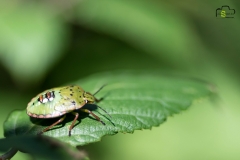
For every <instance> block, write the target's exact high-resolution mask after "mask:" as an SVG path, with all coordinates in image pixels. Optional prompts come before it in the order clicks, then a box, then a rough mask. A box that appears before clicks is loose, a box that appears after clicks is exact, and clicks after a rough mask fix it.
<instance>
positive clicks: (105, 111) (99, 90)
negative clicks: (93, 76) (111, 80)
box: [93, 84, 112, 118]
mask: <svg viewBox="0 0 240 160" xmlns="http://www.w3.org/2000/svg"><path fill="white" fill-rule="evenodd" d="M106 85H107V84H104V85H102V87H100V88H99V89H98V90H97V91H96V92H95V93H94V94H93V96H95V95H96V94H97V93H98V92H99V91H101V90H102V89H103V87H105V86H106ZM95 100H97V99H95ZM101 100H103V98H100V99H99V100H97V101H98V102H100V101H101ZM97 107H98V108H100V109H101V110H103V111H104V112H105V113H107V115H109V117H111V118H112V116H111V115H110V114H109V113H108V112H107V111H106V110H105V109H103V108H102V107H100V106H97Z"/></svg>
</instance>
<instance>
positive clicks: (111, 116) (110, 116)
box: [97, 106, 112, 118]
mask: <svg viewBox="0 0 240 160" xmlns="http://www.w3.org/2000/svg"><path fill="white" fill-rule="evenodd" d="M97 107H98V108H100V109H101V110H103V111H104V112H105V113H107V115H109V117H111V118H112V116H111V115H110V114H109V113H108V112H107V111H106V110H105V109H103V108H102V107H100V106H97Z"/></svg>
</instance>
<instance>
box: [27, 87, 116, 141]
mask: <svg viewBox="0 0 240 160" xmlns="http://www.w3.org/2000/svg"><path fill="white" fill-rule="evenodd" d="M103 87H104V86H102V87H101V88H100V89H99V90H98V91H97V92H96V93H94V94H91V93H89V92H85V91H84V90H83V89H82V88H81V87H79V86H74V85H72V86H65V87H58V88H53V89H48V90H46V91H44V92H42V93H40V94H38V95H37V96H36V97H34V98H33V99H32V100H31V101H30V102H29V103H28V106H27V114H28V115H29V116H30V117H34V118H43V119H47V118H56V117H61V118H60V119H59V120H58V121H56V122H55V123H53V124H52V125H50V126H48V127H47V128H45V129H44V130H42V131H41V132H40V133H39V134H42V133H44V132H46V131H47V130H49V129H51V128H52V127H53V126H55V125H57V124H59V123H61V122H62V121H63V120H64V119H65V118H66V114H67V113H72V114H73V115H75V118H74V120H73V122H72V124H71V126H70V127H69V136H71V130H72V128H73V126H74V124H75V122H76V120H77V119H78V116H79V114H78V112H74V111H75V110H80V111H82V112H86V113H89V114H91V115H92V116H93V117H95V118H96V119H97V120H98V121H99V122H101V123H102V124H103V125H105V123H104V122H103V121H102V120H101V119H100V118H99V117H98V116H97V115H95V114H94V113H93V112H92V111H90V110H88V109H83V108H82V107H83V106H84V105H85V104H93V103H94V102H100V101H101V100H102V99H103V98H101V99H97V98H96V97H95V96H94V95H95V94H97V93H98V92H99V91H100V90H101V89H102V88H103ZM97 107H99V106H97ZM99 108H100V109H102V108H101V107H99ZM102 110H103V111H104V112H106V111H105V110H104V109H102ZM106 113H107V112H106ZM107 114H108V113H107ZM108 115H109V114H108ZM109 116H110V115H109ZM110 117H111V116H110Z"/></svg>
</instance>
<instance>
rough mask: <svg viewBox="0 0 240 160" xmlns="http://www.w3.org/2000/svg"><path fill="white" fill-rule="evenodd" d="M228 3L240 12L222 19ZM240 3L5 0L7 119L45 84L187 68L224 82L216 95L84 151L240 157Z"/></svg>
mask: <svg viewBox="0 0 240 160" xmlns="http://www.w3.org/2000/svg"><path fill="white" fill-rule="evenodd" d="M223 5H229V6H230V8H231V9H235V11H236V14H235V15H234V18H216V9H217V8H221V7H222V6H223ZM239 11H240V1H238V0H235V1H234V0H232V1H230V0H218V1H211V2H210V1H206V0H204V1H201V0H195V1H190V0H183V1H177V0H170V1H164V0H162V1H160V0H158V1H156V0H131V1H129V0H102V1H98V0H81V1H77V0H69V1H64V0H48V1H47V0H43V1H28V0H12V1H0V97H1V98H0V99H1V101H0V121H1V123H2V124H3V122H4V120H5V119H6V117H7V115H8V114H9V113H10V111H11V110H14V109H24V108H25V107H26V105H27V103H28V102H29V101H30V99H31V98H32V97H33V96H35V95H36V94H37V93H39V92H42V91H43V90H44V89H48V88H52V87H56V86H61V85H63V84H69V83H70V82H72V81H74V80H77V79H81V78H83V77H85V76H88V75H91V74H93V73H98V72H103V71H114V70H124V69H126V70H129V69H131V70H145V71H146V70H147V71H149V72H150V71H159V72H165V73H170V74H177V75H186V76H192V77H197V78H201V79H203V80H206V81H209V82H212V83H213V84H215V85H216V86H217V88H218V93H219V97H220V99H219V100H218V101H217V103H212V102H207V101H203V102H201V103H198V104H195V105H194V106H193V107H191V108H190V109H189V110H188V111H185V112H183V113H181V114H179V115H175V116H174V117H171V118H169V119H168V120H167V122H166V123H164V124H163V125H161V126H160V127H157V128H156V127H154V128H153V129H152V130H144V131H136V132H135V133H134V134H123V133H119V134H117V135H115V136H108V137H104V138H103V139H102V141H101V142H98V143H94V144H90V145H87V146H84V147H81V149H84V150H86V151H87V152H88V154H89V157H90V158H91V159H92V160H94V159H104V160H108V159H109V160H110V159H115V160H122V159H139V160H144V159H152V160H158V159H164V160H188V159H189V160H190V159H194V160H202V159H204V160H208V159H209V160H226V159H231V160H239V159H240V136H239V133H240V125H239V122H240V114H239V112H240V106H239V105H240V98H239V97H240V83H239V80H240V74H239V68H240V65H239V62H240V54H239V51H240V45H239V42H240V36H239V35H240V30H239V28H240V19H239V14H238V13H239ZM0 134H1V137H3V130H2V128H1V129H0ZM27 158H29V157H28V155H26V154H23V153H18V154H17V155H16V156H15V157H14V158H13V160H21V159H27Z"/></svg>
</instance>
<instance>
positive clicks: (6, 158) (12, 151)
mask: <svg viewBox="0 0 240 160" xmlns="http://www.w3.org/2000/svg"><path fill="white" fill-rule="evenodd" d="M17 151H18V150H17V149H16V148H11V149H10V150H9V151H8V152H7V153H5V154H3V155H1V156H0V160H9V159H11V158H12V157H13V156H14V155H15V154H16V153H17Z"/></svg>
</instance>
